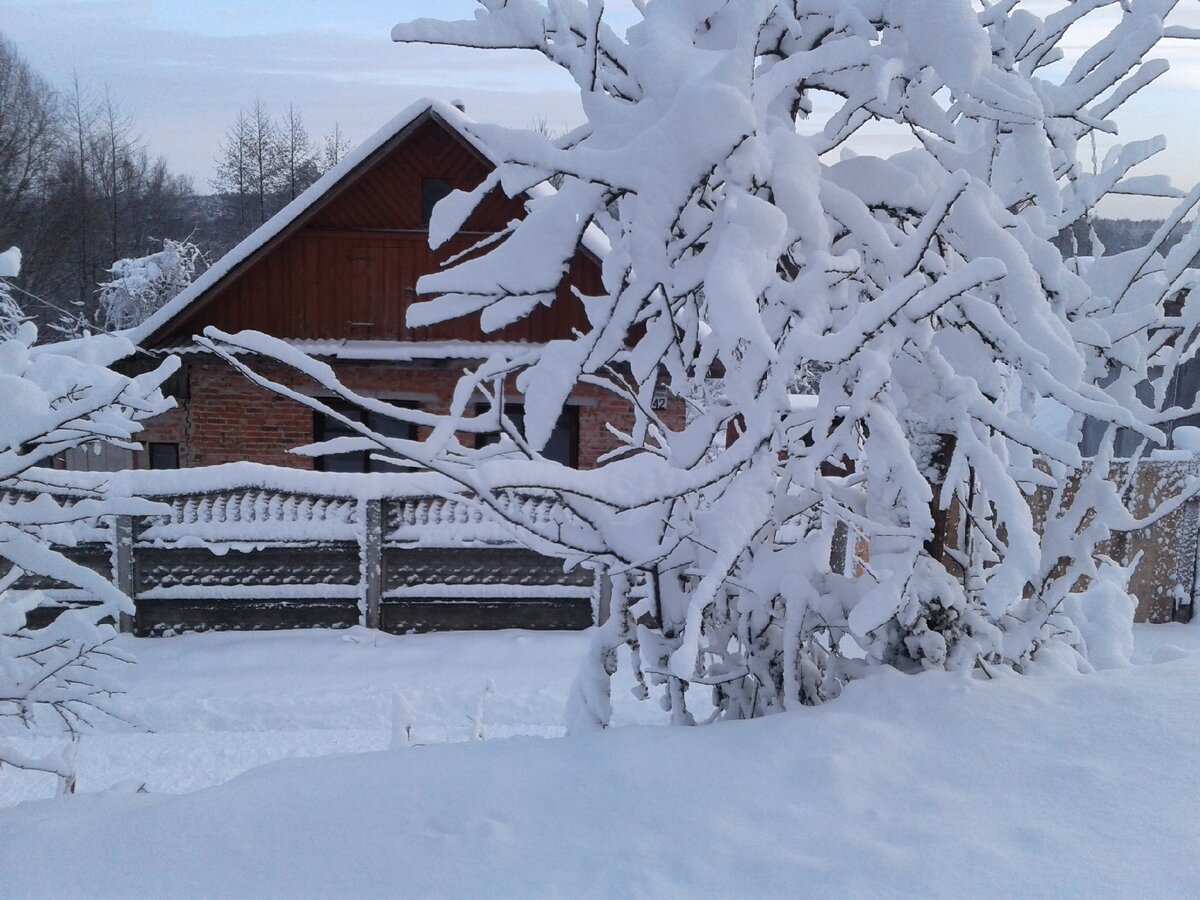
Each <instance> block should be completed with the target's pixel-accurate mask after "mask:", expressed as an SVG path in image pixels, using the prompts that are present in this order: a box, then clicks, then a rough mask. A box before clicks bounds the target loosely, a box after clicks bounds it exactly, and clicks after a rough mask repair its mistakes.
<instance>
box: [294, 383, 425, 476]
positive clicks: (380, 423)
mask: <svg viewBox="0 0 1200 900" xmlns="http://www.w3.org/2000/svg"><path fill="white" fill-rule="evenodd" d="M321 402H322V403H324V404H325V405H326V406H328V407H329V408H330V409H332V410H334V411H336V412H338V413H341V414H342V415H343V416H345V417H346V418H347V419H350V420H351V421H354V422H363V423H364V424H365V425H366V426H367V427H368V428H369V429H371V430H372V431H374V432H376V433H378V434H381V435H383V436H384V437H393V438H401V439H403V440H413V439H415V438H416V436H417V429H416V426H415V425H413V424H412V423H410V422H401V421H399V420H397V419H393V418H391V417H390V416H383V415H379V414H378V413H372V412H366V411H365V410H362V409H359V408H358V407H357V406H352V405H351V404H349V403H346V402H344V401H342V400H332V399H327V398H322V400H321ZM385 402H387V403H390V404H391V405H392V406H398V407H400V408H402V409H417V408H418V407H419V406H420V404H419V403H417V401H415V400H388V401H385ZM339 437H360V435H359V433H358V432H357V431H355V430H354V429H353V428H351V427H350V426H349V425H348V424H346V423H345V422H342V421H340V420H339V419H335V418H333V417H332V416H327V415H325V414H324V413H319V412H314V413H313V442H314V443H320V442H321V441H331V440H333V439H334V438H339ZM379 454H380V451H378V450H355V451H353V452H350V453H332V454H328V455H326V456H318V457H316V458H315V459H314V460H313V462H314V465H315V468H316V469H317V470H318V471H320V472H397V471H403V470H404V467H402V466H398V465H396V464H395V463H392V462H389V461H388V460H386V459H380V458H378V457H379Z"/></svg>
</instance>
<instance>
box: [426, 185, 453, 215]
mask: <svg viewBox="0 0 1200 900" xmlns="http://www.w3.org/2000/svg"><path fill="white" fill-rule="evenodd" d="M452 190H454V185H452V184H451V183H450V182H449V181H447V180H446V179H444V178H422V179H421V224H422V225H428V224H429V220H430V218H432V217H433V208H434V207H435V206H436V205H437V202H438V201H439V200H441V199H442V198H443V197H445V196H446V195H448V194H449V193H450V192H451V191H452Z"/></svg>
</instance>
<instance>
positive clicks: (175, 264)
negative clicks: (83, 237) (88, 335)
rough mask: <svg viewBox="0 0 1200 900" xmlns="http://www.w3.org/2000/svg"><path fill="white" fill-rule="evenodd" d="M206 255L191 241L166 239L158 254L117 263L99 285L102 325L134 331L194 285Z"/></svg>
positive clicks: (113, 329) (119, 260)
mask: <svg viewBox="0 0 1200 900" xmlns="http://www.w3.org/2000/svg"><path fill="white" fill-rule="evenodd" d="M204 265H205V261H204V254H203V253H202V252H201V251H200V248H199V247H197V246H196V245H195V244H193V243H191V242H190V241H173V240H171V239H170V238H167V239H166V240H164V241H163V248H162V249H161V250H159V251H158V252H157V253H151V254H149V255H148V256H140V257H138V258H136V259H118V260H117V261H116V262H115V263H113V264H112V268H111V269H109V270H108V273H109V275H111V276H112V278H110V279H109V280H108V281H105V282H103V283H101V285H100V295H99V302H100V321H101V324H102V325H103V326H104V328H105V329H106V330H108V331H120V330H121V329H123V328H132V327H133V326H134V325H139V324H141V323H142V322H143V321H145V320H146V318H147V317H149V315H150V314H151V313H152V312H154V311H155V310H156V309H158V308H159V307H160V306H162V305H163V304H164V303H166V302H167V301H168V300H170V299H171V298H172V297H174V296H175V295H176V294H178V293H179V292H180V291H182V290H183V289H184V288H185V287H187V286H188V285H189V284H191V283H192V279H193V278H195V277H196V275H197V273H198V272H199V271H200V270H201V269H203V268H204Z"/></svg>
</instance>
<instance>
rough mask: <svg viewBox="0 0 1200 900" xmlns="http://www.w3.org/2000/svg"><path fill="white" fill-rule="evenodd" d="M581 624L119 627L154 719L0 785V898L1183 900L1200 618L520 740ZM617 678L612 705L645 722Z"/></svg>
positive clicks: (1192, 849) (547, 696)
mask: <svg viewBox="0 0 1200 900" xmlns="http://www.w3.org/2000/svg"><path fill="white" fill-rule="evenodd" d="M587 638H588V636H587V635H585V634H535V633H520V632H501V633H496V634H446V635H421V636H406V637H399V638H397V637H389V636H386V635H377V634H375V633H373V632H369V631H365V630H360V629H353V630H351V631H348V632H345V631H343V632H328V631H326V632H322V631H309V632H288V633H274V634H208V635H189V636H183V637H178V638H171V639H165V640H142V641H134V640H132V639H127V638H123V639H122V640H127V641H129V643H130V644H132V645H133V649H134V650H135V652H136V653H137V655H138V657H139V659H140V663H139V664H138V665H137V666H136V667H133V668H131V669H130V670H129V672H128V673H127V674H128V681H129V684H130V694H129V707H130V710H131V711H132V712H134V713H135V714H136V715H138V716H139V717H140V719H141V721H142V722H143V724H144V725H145V726H146V727H147V728H148V729H150V732H149V733H138V732H134V731H131V730H128V729H115V728H109V729H106V730H104V731H102V732H99V733H95V734H91V735H89V736H88V737H86V738H84V740H83V742H82V746H81V753H80V779H79V786H80V791H81V792H82V793H81V794H79V795H77V796H75V797H67V798H59V799H51V800H29V801H27V802H23V803H19V802H18V801H20V800H22V799H24V798H29V797H35V796H45V794H46V793H47V792H49V791H50V790H52V785H51V784H50V783H49V781H48V780H44V779H42V778H41V777H38V776H30V775H25V774H22V773H13V772H12V771H11V770H8V769H5V770H4V771H3V772H0V803H3V804H4V805H6V806H7V808H5V809H0V896H4V897H23V896H38V897H45V896H56V897H57V896H86V897H98V896H122V897H140V896H146V897H150V896H153V897H171V896H221V895H240V896H255V897H262V896H289V897H296V896H325V897H329V896H380V895H392V896H431V895H432V896H466V895H471V896H479V895H483V896H493V897H494V896H500V897H506V896H558V895H583V896H599V895H606V896H646V897H663V896H738V897H775V896H781V897H782V896H788V897H793V896H834V895H836V896H892V895H904V896H916V895H935V896H952V897H963V896H1022V897H1026V896H1089V897H1094V896H1185V895H1192V896H1195V895H1197V894H1198V893H1200V853H1198V851H1200V792H1198V791H1197V790H1196V788H1195V776H1194V771H1195V768H1196V759H1195V757H1196V753H1197V748H1198V747H1200V626H1139V628H1138V630H1137V639H1138V645H1137V651H1136V654H1135V660H1136V662H1137V664H1136V665H1135V666H1133V667H1131V668H1129V669H1125V670H1110V671H1105V672H1100V673H1098V674H1095V675H1090V676H1064V675H1047V676H1040V677H1037V676H1031V677H1025V678H1020V677H1013V676H999V677H997V678H996V679H995V680H993V681H988V680H987V679H986V678H971V677H966V676H962V675H953V674H945V673H936V674H927V675H923V676H920V677H916V678H913V677H908V676H903V675H900V674H898V673H895V672H880V673H879V674H877V675H875V676H873V677H871V678H868V679H866V680H864V681H861V682H858V683H855V684H854V685H852V686H851V687H850V688H849V689H848V691H847V692H846V694H845V696H843V697H842V698H841V699H839V700H838V701H836V702H834V703H831V704H828V705H826V706H824V707H821V708H818V709H812V710H804V711H801V712H799V713H796V714H790V715H785V716H776V717H773V718H770V719H765V720H759V721H755V722H746V723H730V724H724V725H719V726H715V727H710V728H696V729H667V728H657V727H655V728H648V727H622V728H617V729H613V730H611V731H609V732H607V733H604V734H598V735H594V736H584V737H574V738H569V739H566V740H545V738H547V737H553V736H556V735H559V734H561V733H562V722H563V703H564V701H565V698H566V695H567V692H568V690H569V687H570V683H571V680H572V678H573V676H574V671H575V668H576V666H577V664H578V661H579V658H580V656H581V654H582V652H583V650H584V647H585V646H586V641H587ZM489 681H490V682H492V683H493V684H494V686H495V692H494V693H487V694H486V695H485V688H486V686H487V684H488V683H489ZM626 686H627V683H623V684H622V685H621V686H619V687H618V689H617V696H616V701H617V716H616V719H617V721H618V722H619V723H620V724H622V725H625V726H630V725H652V724H657V723H661V721H662V714H661V712H660V711H659V710H658V709H657V707H656V706H654V705H653V704H642V703H638V702H637V701H635V700H634V699H633V698H632V697H631V696H630V695H629V693H628V691H627V690H626V689H625V688H626ZM398 696H399V697H401V698H402V699H396V698H397V697H398ZM481 697H482V698H483V712H482V718H481V720H479V719H478V718H477V715H478V712H477V711H478V708H479V703H480V699H481ZM406 708H407V709H408V710H409V711H408V712H405V709H406ZM405 721H409V722H411V724H412V740H413V743H414V744H415V745H416V746H413V747H409V748H405V747H399V748H397V749H386V748H387V747H388V745H389V742H392V741H393V739H394V738H395V737H396V736H398V735H400V734H402V731H403V728H402V725H403V723H404V722H405ZM477 721H480V722H481V724H480V725H479V726H477ZM393 722H395V724H396V726H398V727H395V728H394V727H393ZM478 727H481V728H482V731H483V733H484V737H485V738H486V740H485V741H484V742H482V743H480V742H477V741H473V740H471V739H472V738H473V736H474V735H475V733H476V731H477V728H478ZM448 742H450V743H448ZM401 743H402V741H401ZM30 749H32V748H31V747H30ZM370 751H378V752H370ZM285 757H293V758H292V759H287V760H284V758H285ZM296 757H320V758H309V759H301V758H296ZM263 763H269V764H268V765H262V764H263ZM252 767H257V768H253V769H252ZM247 769H252V771H249V772H246V771H245V770H247ZM240 773H244V774H240ZM229 779H232V780H229ZM121 782H123V783H124V784H119V785H118V787H116V788H113V789H112V790H108V791H105V790H104V789H106V788H109V787H110V786H111V785H114V784H117V783H121ZM139 783H145V784H146V786H147V789H148V791H149V793H145V794H139V793H133V789H134V788H135V787H136V785H137V784H139ZM98 792H99V793H98Z"/></svg>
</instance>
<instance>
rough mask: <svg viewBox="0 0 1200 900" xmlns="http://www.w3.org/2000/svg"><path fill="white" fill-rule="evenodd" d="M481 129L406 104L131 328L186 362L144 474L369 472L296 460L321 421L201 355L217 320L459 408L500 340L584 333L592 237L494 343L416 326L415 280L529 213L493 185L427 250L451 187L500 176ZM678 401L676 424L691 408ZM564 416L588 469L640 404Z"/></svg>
mask: <svg viewBox="0 0 1200 900" xmlns="http://www.w3.org/2000/svg"><path fill="white" fill-rule="evenodd" d="M470 126H471V123H470V122H469V120H467V119H466V118H465V116H463V114H462V113H461V112H460V111H459V110H457V109H455V108H453V107H450V106H448V105H445V104H442V103H439V102H437V101H422V102H421V103H418V104H415V105H414V106H413V107H410V108H409V109H408V110H406V111H405V112H404V113H401V114H400V115H399V116H398V117H396V118H395V119H393V120H392V121H391V122H390V123H388V125H386V126H385V127H384V128H383V129H381V130H380V131H379V132H378V133H377V134H376V135H375V136H373V137H372V138H370V139H368V140H367V141H366V142H364V144H363V145H362V146H361V147H360V148H358V149H357V150H356V151H355V152H354V153H353V154H351V155H350V156H349V157H347V158H346V159H345V160H343V162H342V163H340V164H339V165H338V166H337V167H335V169H333V170H332V171H331V172H329V173H327V174H326V175H325V176H324V177H323V178H322V179H321V180H320V181H319V182H318V183H317V184H316V185H314V186H313V187H312V188H310V189H309V190H308V191H307V192H305V194H303V195H302V196H301V197H299V198H298V199H297V200H296V201H294V202H293V203H292V204H290V205H289V206H288V207H287V208H285V209H284V210H282V211H281V212H280V213H279V214H278V215H276V216H275V217H274V218H272V219H271V220H270V221H268V222H267V223H266V224H265V225H263V226H262V227H261V228H259V229H258V230H257V231H255V232H254V233H253V234H251V235H250V236H249V237H247V238H246V239H245V240H244V241H242V242H241V244H239V245H238V246H237V247H236V248H234V249H233V250H232V251H231V252H230V253H229V254H227V255H226V256H225V257H224V258H223V259H221V260H220V261H218V263H217V264H216V265H214V266H213V267H212V268H211V269H210V270H208V271H207V272H206V273H204V275H203V276H201V278H200V279H198V280H197V281H196V283H195V284H193V285H192V286H191V287H190V288H188V290H186V291H185V292H184V293H183V294H181V295H180V296H179V297H177V298H175V299H174V300H173V301H171V302H170V303H169V304H167V306H166V307H164V308H163V309H161V310H159V311H158V312H157V313H156V314H155V315H154V316H152V317H151V318H150V319H148V320H147V321H146V322H145V323H143V324H142V325H141V326H139V327H138V328H136V329H134V331H133V333H132V334H131V336H132V337H133V339H134V340H135V342H136V343H138V344H139V346H141V347H142V348H143V349H144V350H146V351H148V352H149V353H150V354H161V353H165V352H178V353H180V355H181V358H182V359H183V367H182V369H181V371H180V373H179V375H178V376H176V377H175V378H174V379H173V382H172V385H171V391H172V393H173V394H174V395H175V396H176V398H177V401H178V404H179V405H178V408H177V409H175V410H173V411H171V412H169V413H167V414H165V415H162V416H160V417H158V418H157V419H155V420H152V421H151V422H150V423H148V426H147V429H146V432H145V434H144V442H143V447H144V449H143V450H142V451H141V452H139V453H137V454H136V455H135V460H134V463H135V467H137V468H170V467H174V466H182V467H190V466H205V465H213V464H219V463H227V462H234V461H242V460H248V461H252V462H260V463H267V464H272V465H280V466H291V467H300V468H311V467H314V466H316V467H318V468H321V467H329V466H333V467H336V468H339V469H340V470H353V469H355V468H358V467H360V466H361V467H362V468H364V469H365V468H367V467H368V466H371V465H374V464H373V463H370V462H368V461H367V456H366V454H361V455H359V456H361V459H360V458H359V456H348V457H346V458H335V459H333V460H328V459H327V460H324V461H321V460H318V461H314V460H312V459H310V458H308V457H304V456H298V455H295V454H291V453H289V452H288V451H290V450H291V449H293V448H295V447H298V446H302V445H304V444H308V443H311V442H313V441H314V440H319V439H322V438H323V437H328V436H329V435H328V434H323V433H322V429H323V422H322V421H321V419H322V417H320V416H317V415H314V413H313V412H312V411H311V410H309V409H308V408H306V407H304V406H302V405H300V404H298V403H295V402H294V401H291V400H288V399H286V398H284V397H281V396H278V395H276V394H273V393H270V392H268V391H265V390H263V389H261V388H259V387H257V386H256V385H253V384H251V383H250V382H249V381H248V380H246V379H245V378H244V377H242V376H241V375H240V374H239V373H238V372H237V371H235V370H234V369H233V368H232V367H231V366H229V365H228V364H226V363H225V362H224V361H222V360H220V359H218V358H216V357H214V356H212V355H210V354H207V353H205V352H203V351H201V350H200V349H199V348H198V347H197V346H196V345H195V344H194V343H193V341H192V336H193V335H195V334H198V333H200V332H201V331H202V330H203V329H204V327H206V326H208V325H215V326H217V327H219V328H221V329H223V330H226V331H230V332H234V331H238V330H242V329H251V330H255V331H261V332H264V333H266V334H270V335H272V336H274V337H279V338H284V339H287V340H289V341H292V342H294V343H295V344H296V345H297V346H299V347H301V348H303V349H305V350H307V351H308V352H309V353H310V354H312V355H314V356H317V357H319V358H322V359H323V360H324V361H326V362H329V363H330V365H332V366H333V367H334V368H335V369H336V370H337V372H338V374H339V376H340V377H341V379H342V380H343V382H344V383H345V384H346V386H347V387H349V388H351V389H353V390H355V391H357V392H359V393H362V394H365V395H368V396H373V397H378V398H380V399H385V400H389V401H396V402H401V403H406V404H413V405H417V406H420V407H422V408H427V409H430V410H435V411H436V410H442V409H445V408H446V407H447V406H448V403H449V399H450V396H451V394H452V391H453V389H454V386H455V384H456V382H457V380H458V376H459V374H460V373H461V372H462V370H463V368H464V367H465V366H468V365H470V364H471V363H472V362H473V361H475V360H481V359H483V358H486V356H487V355H488V352H489V351H488V345H489V344H492V345H493V346H494V342H496V341H502V342H505V343H543V342H546V341H549V340H553V339H555V338H566V337H570V335H571V333H572V331H573V330H574V329H583V328H586V327H587V321H586V318H585V316H584V313H583V309H582V305H581V304H580V303H579V301H578V299H577V298H576V297H575V296H574V295H573V293H572V288H577V289H579V290H581V291H583V292H584V293H588V292H598V291H599V290H600V289H601V288H600V271H599V270H600V267H599V263H598V258H597V257H596V256H595V255H594V254H593V252H592V251H591V250H590V249H589V248H588V246H587V242H586V241H585V244H584V246H582V247H581V248H580V251H579V254H578V255H577V257H576V259H575V261H574V262H573V263H572V265H571V267H570V272H569V273H568V274H567V275H566V276H565V277H564V279H563V283H562V285H561V286H560V289H559V291H558V294H557V296H556V298H555V299H554V302H553V303H552V304H550V305H548V306H542V307H539V308H538V309H537V310H535V311H534V313H532V314H531V315H530V316H529V317H527V318H526V319H524V320H522V321H520V322H517V323H515V324H513V325H511V326H508V327H507V328H504V329H502V330H500V331H497V332H494V333H486V332H484V331H483V330H482V329H481V328H480V326H479V322H478V317H477V316H476V317H474V318H473V319H471V318H464V319H461V320H455V321H452V322H447V323H443V324H440V325H434V326H430V327H424V328H411V327H409V326H408V325H407V323H406V322H405V310H406V308H407V306H408V305H409V304H410V303H411V302H413V301H414V300H415V299H417V296H416V292H415V285H416V282H417V279H418V278H420V277H421V276H422V275H424V274H427V273H429V272H432V271H434V270H435V269H436V267H437V266H438V265H439V264H440V263H441V262H442V261H443V260H445V259H446V258H447V257H448V256H449V255H451V254H452V253H456V252H460V251H462V250H464V249H466V248H467V247H470V246H471V245H473V244H474V243H475V242H476V241H478V240H479V239H480V237H481V236H483V235H487V234H491V233H494V232H495V231H497V230H498V229H500V228H501V227H503V225H504V224H505V223H506V222H508V221H511V220H512V219H513V218H515V217H520V216H522V215H523V214H524V206H523V201H522V199H521V198H516V199H509V198H507V197H505V196H504V195H503V194H502V193H500V192H499V191H493V193H492V194H489V195H488V196H487V197H486V198H485V200H484V202H483V203H482V204H481V206H480V207H479V208H478V209H477V210H476V212H475V213H473V214H472V216H471V217H470V218H469V219H468V220H467V221H466V223H464V226H463V229H462V231H460V232H459V233H458V234H457V235H456V236H455V237H454V238H452V239H451V240H450V241H448V242H447V243H446V245H445V247H444V248H442V249H441V250H439V251H431V250H430V249H429V239H428V222H429V212H430V207H431V206H432V204H433V202H435V201H436V199H437V198H438V197H440V196H443V195H444V194H445V193H447V192H448V191H449V190H451V189H462V190H469V189H472V188H474V187H475V186H477V185H478V184H479V183H480V182H481V181H482V180H483V179H484V178H485V177H486V176H487V174H488V173H489V172H490V171H492V169H493V168H494V166H493V163H492V162H491V160H490V159H489V158H488V152H487V148H486V146H484V145H483V144H482V142H481V141H480V140H479V138H478V137H477V136H475V135H474V134H473V133H472V132H471V130H470ZM256 368H259V369H260V370H261V371H263V373H264V374H266V375H268V376H270V377H273V378H275V379H276V380H278V381H280V382H282V383H284V384H287V385H288V386H290V387H294V388H296V389H298V390H299V391H301V392H305V393H311V394H314V395H316V396H320V392H319V389H318V388H317V386H316V385H314V384H308V383H306V380H307V379H306V378H305V377H304V376H301V375H299V374H298V373H296V372H294V371H292V370H290V369H287V368H286V367H284V366H282V365H272V364H269V363H268V364H267V367H266V368H263V367H262V366H256ZM512 400H513V401H514V402H516V403H519V401H520V398H519V397H516V396H513V397H512ZM676 406H677V404H676V403H674V402H673V403H672V404H671V407H672V408H671V409H670V410H669V415H670V416H672V417H675V416H678V415H681V414H682V413H681V410H679V409H676V408H675V407H676ZM568 407H569V414H568V415H566V416H565V417H564V422H563V423H562V439H561V441H560V442H559V443H560V445H561V447H560V449H561V452H562V453H563V454H565V456H563V457H562V458H563V461H568V462H570V463H571V464H572V465H577V466H580V467H584V468H587V467H593V466H595V465H596V464H597V461H598V459H599V458H600V457H601V456H602V455H603V454H604V453H605V452H607V451H608V450H610V449H612V447H613V441H612V438H611V435H610V434H609V433H608V431H607V429H606V425H607V424H609V423H611V424H612V425H614V426H615V427H617V428H620V429H627V428H628V427H629V425H630V413H629V410H628V409H627V408H626V407H625V406H624V404H622V403H620V402H618V401H616V400H615V399H614V398H612V397H611V396H610V395H608V394H606V393H603V392H601V391H599V390H596V389H591V388H587V387H581V388H579V389H577V390H576V392H575V393H574V394H573V395H572V396H571V398H570V400H569V404H568ZM415 436H417V437H420V435H419V434H417V435H415Z"/></svg>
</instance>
